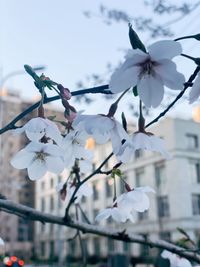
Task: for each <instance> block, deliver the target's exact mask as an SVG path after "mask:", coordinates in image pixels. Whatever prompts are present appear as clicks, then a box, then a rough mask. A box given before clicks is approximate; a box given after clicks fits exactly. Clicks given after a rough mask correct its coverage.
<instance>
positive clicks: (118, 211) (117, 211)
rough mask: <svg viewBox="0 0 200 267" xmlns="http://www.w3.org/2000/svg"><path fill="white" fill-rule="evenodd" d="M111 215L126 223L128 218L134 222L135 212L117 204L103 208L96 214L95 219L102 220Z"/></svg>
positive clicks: (116, 219)
mask: <svg viewBox="0 0 200 267" xmlns="http://www.w3.org/2000/svg"><path fill="white" fill-rule="evenodd" d="M109 217H111V218H112V219H113V220H114V221H116V222H122V223H125V222H126V221H127V220H128V219H129V220H130V221H132V222H134V218H133V214H132V213H131V212H129V211H128V212H127V210H125V209H123V208H120V207H118V206H116V205H115V206H113V207H112V208H107V209H104V210H101V211H100V212H99V213H98V215H97V216H96V218H95V221H96V222H99V221H101V220H106V219H108V218H109Z"/></svg>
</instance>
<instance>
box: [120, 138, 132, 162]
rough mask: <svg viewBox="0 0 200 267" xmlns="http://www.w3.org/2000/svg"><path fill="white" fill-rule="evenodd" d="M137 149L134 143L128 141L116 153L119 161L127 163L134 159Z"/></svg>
mask: <svg viewBox="0 0 200 267" xmlns="http://www.w3.org/2000/svg"><path fill="white" fill-rule="evenodd" d="M134 152H135V149H134V147H133V145H132V144H131V143H130V142H129V141H126V142H125V143H124V144H123V145H122V146H121V148H120V150H119V151H118V153H117V154H116V157H117V159H118V160H119V161H121V162H123V163H127V162H129V161H131V160H132V159H133V156H134Z"/></svg>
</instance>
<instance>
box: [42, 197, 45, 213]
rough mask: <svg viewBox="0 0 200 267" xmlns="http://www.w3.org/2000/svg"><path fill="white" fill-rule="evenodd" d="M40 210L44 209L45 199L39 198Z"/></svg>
mask: <svg viewBox="0 0 200 267" xmlns="http://www.w3.org/2000/svg"><path fill="white" fill-rule="evenodd" d="M41 210H42V211H45V199H44V198H41Z"/></svg>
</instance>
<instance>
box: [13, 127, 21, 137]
mask: <svg viewBox="0 0 200 267" xmlns="http://www.w3.org/2000/svg"><path fill="white" fill-rule="evenodd" d="M23 132H24V127H21V128H17V129H14V130H11V133H12V134H13V135H14V136H15V135H19V134H22V133H23Z"/></svg>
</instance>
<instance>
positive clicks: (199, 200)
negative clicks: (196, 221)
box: [192, 194, 200, 215]
mask: <svg viewBox="0 0 200 267" xmlns="http://www.w3.org/2000/svg"><path fill="white" fill-rule="evenodd" d="M192 210H193V215H200V194H193V195H192Z"/></svg>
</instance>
